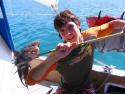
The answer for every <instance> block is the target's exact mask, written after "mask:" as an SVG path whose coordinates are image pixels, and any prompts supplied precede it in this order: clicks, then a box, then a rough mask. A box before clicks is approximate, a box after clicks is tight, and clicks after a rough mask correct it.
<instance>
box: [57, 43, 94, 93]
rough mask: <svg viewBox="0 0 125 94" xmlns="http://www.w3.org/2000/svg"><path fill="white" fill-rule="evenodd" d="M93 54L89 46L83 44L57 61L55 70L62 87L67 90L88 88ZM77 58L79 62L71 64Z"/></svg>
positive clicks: (91, 47)
mask: <svg viewBox="0 0 125 94" xmlns="http://www.w3.org/2000/svg"><path fill="white" fill-rule="evenodd" d="M93 53H94V51H93V46H92V45H91V44H83V45H80V46H78V47H77V48H75V49H74V50H73V51H71V53H70V54H69V55H68V56H67V57H65V58H63V59H61V60H60V61H59V63H58V67H57V70H58V71H59V73H60V74H61V75H62V81H61V85H62V87H64V88H69V89H71V88H75V89H77V88H78V89H79V88H82V89H83V88H89V86H90V72H91V69H92V64H93ZM78 57H80V60H79V61H78V62H75V63H73V62H72V60H73V59H75V58H78ZM76 87H77V88H76ZM75 91H77V90H75Z"/></svg>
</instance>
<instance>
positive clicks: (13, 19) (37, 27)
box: [3, 0, 125, 69]
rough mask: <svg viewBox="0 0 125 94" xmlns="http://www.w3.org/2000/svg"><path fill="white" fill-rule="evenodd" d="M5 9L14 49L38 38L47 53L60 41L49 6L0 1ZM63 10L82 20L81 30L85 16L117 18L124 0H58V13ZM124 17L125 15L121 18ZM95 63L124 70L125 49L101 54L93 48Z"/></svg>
mask: <svg viewBox="0 0 125 94" xmlns="http://www.w3.org/2000/svg"><path fill="white" fill-rule="evenodd" d="M3 1H4V5H5V9H6V12H7V17H8V22H9V27H10V31H11V35H12V38H13V42H14V46H15V48H16V50H21V49H22V48H23V47H24V46H26V45H27V44H28V43H30V42H31V41H34V40H38V41H40V43H41V45H40V53H44V52H47V51H49V50H52V49H53V48H55V47H56V45H57V44H58V43H59V42H62V41H63V40H61V39H60V38H59V37H58V33H57V32H55V29H54V26H53V19H54V17H55V15H56V13H55V12H53V11H52V9H51V8H50V7H48V6H45V5H42V4H39V3H37V2H35V0H3ZM64 9H70V10H72V11H73V12H74V13H75V14H76V15H78V17H79V18H80V20H81V22H82V30H85V29H87V28H88V27H87V24H86V17H87V16H93V15H95V16H96V15H98V13H99V11H100V10H101V11H102V15H112V16H117V17H120V16H121V14H122V13H123V12H124V11H125V0H59V6H58V12H59V11H62V10H64ZM124 18H125V17H124ZM94 61H95V64H102V65H104V64H106V65H114V66H116V68H120V69H125V53H124V52H113V51H112V52H105V53H100V52H98V50H95V54H94Z"/></svg>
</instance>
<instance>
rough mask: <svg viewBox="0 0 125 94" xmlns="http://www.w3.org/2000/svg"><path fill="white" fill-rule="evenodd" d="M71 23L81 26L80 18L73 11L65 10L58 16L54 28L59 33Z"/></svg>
mask: <svg viewBox="0 0 125 94" xmlns="http://www.w3.org/2000/svg"><path fill="white" fill-rule="evenodd" d="M69 21H72V22H74V23H75V24H76V25H79V24H80V20H79V18H78V17H77V16H76V15H75V14H74V13H73V12H72V11H70V10H64V11H62V12H60V13H59V14H57V15H56V17H55V19H54V27H55V29H56V30H57V31H59V29H60V28H61V27H63V26H64V25H66V24H67V22H69Z"/></svg>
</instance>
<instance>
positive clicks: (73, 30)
mask: <svg viewBox="0 0 125 94" xmlns="http://www.w3.org/2000/svg"><path fill="white" fill-rule="evenodd" d="M79 28H80V25H76V24H75V23H74V22H68V23H67V24H66V25H65V26H63V27H61V28H60V29H59V33H60V35H61V37H62V38H63V39H64V41H66V42H71V43H72V42H77V41H78V40H79V36H80V34H81V33H80V30H79Z"/></svg>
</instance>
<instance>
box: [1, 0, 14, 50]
mask: <svg viewBox="0 0 125 94" xmlns="http://www.w3.org/2000/svg"><path fill="white" fill-rule="evenodd" d="M0 35H1V36H2V38H3V39H4V41H5V42H6V44H7V45H8V47H9V48H10V49H11V50H12V51H15V48H14V44H13V41H12V37H11V34H10V29H9V25H8V21H7V17H6V12H5V8H4V4H3V0H0Z"/></svg>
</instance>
